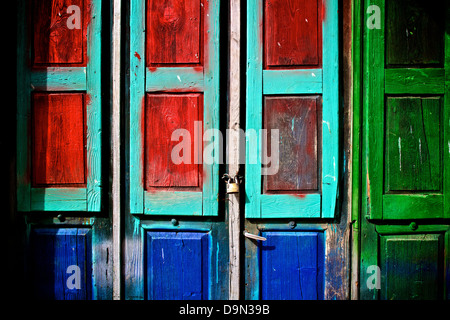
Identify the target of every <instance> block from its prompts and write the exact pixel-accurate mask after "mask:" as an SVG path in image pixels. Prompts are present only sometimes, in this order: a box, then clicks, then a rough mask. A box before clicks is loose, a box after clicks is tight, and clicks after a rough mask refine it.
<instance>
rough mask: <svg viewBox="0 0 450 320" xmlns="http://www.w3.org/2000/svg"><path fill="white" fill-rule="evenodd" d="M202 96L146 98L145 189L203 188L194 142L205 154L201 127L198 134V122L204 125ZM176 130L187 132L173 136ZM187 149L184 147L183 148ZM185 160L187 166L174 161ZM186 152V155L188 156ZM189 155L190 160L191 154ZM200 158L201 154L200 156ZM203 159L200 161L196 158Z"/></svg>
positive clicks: (200, 126) (180, 95)
mask: <svg viewBox="0 0 450 320" xmlns="http://www.w3.org/2000/svg"><path fill="white" fill-rule="evenodd" d="M202 97H203V96H202V94H200V93H188V94H147V101H146V110H145V187H146V189H147V190H149V189H152V188H171V189H174V188H177V187H181V188H186V187H191V188H192V187H194V188H195V187H200V185H201V177H200V173H201V171H200V169H201V168H200V165H199V164H198V162H200V161H198V160H196V158H195V151H196V150H195V147H196V144H194V140H195V139H197V141H200V142H199V143H198V144H197V145H198V149H197V150H200V151H201V150H202V143H201V140H202V136H203V135H202V128H203V125H202V124H198V128H199V130H198V131H199V132H198V134H197V135H196V134H195V133H196V132H195V129H194V127H195V122H196V121H202V114H203V99H202ZM177 129H184V130H186V131H185V133H186V135H184V136H183V137H180V136H176V137H175V136H174V140H175V141H172V134H173V132H174V131H175V130H177ZM183 146H184V147H183ZM174 148H175V151H174V154H175V157H176V158H177V159H179V160H180V159H181V158H182V157H186V162H182V163H178V164H177V163H176V162H174V161H173V158H172V151H173V150H174ZM185 152H186V154H185ZM188 152H190V156H189V154H188ZM197 156H198V153H197ZM197 159H200V160H201V158H197Z"/></svg>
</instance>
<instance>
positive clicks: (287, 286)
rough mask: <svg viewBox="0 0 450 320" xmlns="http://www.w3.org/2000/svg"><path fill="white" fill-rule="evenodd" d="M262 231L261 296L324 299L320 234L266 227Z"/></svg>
mask: <svg viewBox="0 0 450 320" xmlns="http://www.w3.org/2000/svg"><path fill="white" fill-rule="evenodd" d="M261 235H262V236H263V237H265V238H267V240H266V241H264V242H262V243H261V247H260V251H259V254H260V264H261V265H260V268H261V299H263V300H321V299H323V297H324V292H323V281H324V279H323V269H324V259H325V256H324V242H323V234H322V233H319V232H291V231H265V232H262V233H261Z"/></svg>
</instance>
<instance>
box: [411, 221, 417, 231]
mask: <svg viewBox="0 0 450 320" xmlns="http://www.w3.org/2000/svg"><path fill="white" fill-rule="evenodd" d="M409 227H410V228H411V230H417V228H418V227H419V226H418V225H417V223H415V222H411V224H410V225H409Z"/></svg>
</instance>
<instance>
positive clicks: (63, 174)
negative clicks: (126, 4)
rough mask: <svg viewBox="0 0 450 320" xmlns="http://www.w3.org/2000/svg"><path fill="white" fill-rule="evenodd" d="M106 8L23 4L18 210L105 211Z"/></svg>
mask: <svg viewBox="0 0 450 320" xmlns="http://www.w3.org/2000/svg"><path fill="white" fill-rule="evenodd" d="M22 2H23V3H22ZM101 8H102V1H101V0H74V1H68V0H51V1H50V0H48V1H47V0H46V1H41V0H31V1H21V4H20V6H19V7H18V15H19V16H20V17H21V19H23V21H18V26H19V27H18V36H17V39H18V51H17V54H18V56H17V129H16V130H17V166H16V168H17V210H18V211H20V212H31V211H41V212H42V211H84V212H99V211H100V209H101V202H102V196H101V191H102V187H101V186H102V176H101V173H102V152H101V141H102V138H101V135H102V120H101V119H102V110H101V96H102V95H101V57H102V54H101V41H99V39H101V31H102V30H101V26H102V17H101Z"/></svg>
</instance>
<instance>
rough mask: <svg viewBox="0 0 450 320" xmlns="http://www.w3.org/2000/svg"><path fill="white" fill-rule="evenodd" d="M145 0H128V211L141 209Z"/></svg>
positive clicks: (142, 209) (139, 210)
mask: <svg viewBox="0 0 450 320" xmlns="http://www.w3.org/2000/svg"><path fill="white" fill-rule="evenodd" d="M145 2H146V1H145V0H131V2H130V118H129V121H130V124H129V128H130V129H129V130H130V132H129V141H130V142H129V143H130V162H129V164H130V166H129V170H130V180H129V184H128V187H129V192H130V213H136V214H141V213H143V212H144V184H143V182H144V169H143V168H144V159H143V154H144V150H143V148H144V145H143V136H142V134H143V133H142V129H143V126H144V121H143V115H144V105H145V62H144V59H143V58H141V57H145Z"/></svg>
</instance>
